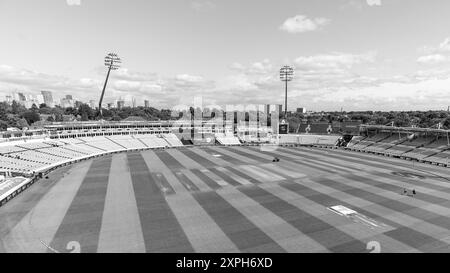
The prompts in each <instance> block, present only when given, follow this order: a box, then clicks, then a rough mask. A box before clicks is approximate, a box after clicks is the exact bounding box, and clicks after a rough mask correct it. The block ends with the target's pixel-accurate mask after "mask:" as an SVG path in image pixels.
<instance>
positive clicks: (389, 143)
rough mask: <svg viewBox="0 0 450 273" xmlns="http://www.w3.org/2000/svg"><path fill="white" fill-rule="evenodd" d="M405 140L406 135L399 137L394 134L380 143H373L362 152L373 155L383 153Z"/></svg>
mask: <svg viewBox="0 0 450 273" xmlns="http://www.w3.org/2000/svg"><path fill="white" fill-rule="evenodd" d="M406 140H407V138H406V135H400V136H399V135H397V134H395V135H392V136H390V137H388V138H385V139H383V140H382V141H380V142H376V143H373V144H372V145H370V147H367V148H365V149H363V150H366V151H370V152H375V153H385V152H386V149H389V148H391V147H393V146H395V145H397V144H400V143H402V142H404V141H406Z"/></svg>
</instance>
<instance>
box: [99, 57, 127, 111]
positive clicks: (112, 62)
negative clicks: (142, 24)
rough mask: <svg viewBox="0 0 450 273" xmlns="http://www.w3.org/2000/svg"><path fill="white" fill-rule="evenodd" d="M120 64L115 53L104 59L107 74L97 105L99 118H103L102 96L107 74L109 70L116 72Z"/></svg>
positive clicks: (107, 75) (107, 76)
mask: <svg viewBox="0 0 450 273" xmlns="http://www.w3.org/2000/svg"><path fill="white" fill-rule="evenodd" d="M121 63H122V60H121V59H120V58H119V57H118V56H117V54H116V53H109V54H108V55H106V57H105V66H106V67H108V74H106V79H105V84H104V85H103V90H102V95H101V96H100V101H99V103H98V110H99V116H100V118H102V117H103V111H102V102H103V96H104V95H105V89H106V85H107V84H108V79H109V74H110V73H111V70H117V69H118V68H119V67H120V64H121Z"/></svg>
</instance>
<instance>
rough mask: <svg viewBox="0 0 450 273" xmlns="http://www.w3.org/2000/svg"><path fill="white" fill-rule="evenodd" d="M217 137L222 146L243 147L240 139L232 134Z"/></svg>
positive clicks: (217, 135)
mask: <svg viewBox="0 0 450 273" xmlns="http://www.w3.org/2000/svg"><path fill="white" fill-rule="evenodd" d="M215 137H216V140H217V141H218V142H219V143H220V144H222V145H241V142H240V141H239V139H238V138H237V137H235V136H234V135H231V134H216V136H215Z"/></svg>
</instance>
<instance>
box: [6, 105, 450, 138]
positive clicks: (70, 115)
mask: <svg viewBox="0 0 450 273" xmlns="http://www.w3.org/2000/svg"><path fill="white" fill-rule="evenodd" d="M213 110H214V109H212V110H211V109H203V113H204V114H205V116H208V117H210V118H214V113H213V112H214V111H213ZM190 111H191V112H194V111H200V109H194V108H192V107H191V109H190ZM97 112H98V111H97V110H96V109H92V108H91V107H90V106H89V105H88V104H81V105H79V106H78V107H68V108H61V107H59V106H56V107H52V108H51V107H48V106H47V105H45V104H41V105H39V106H37V105H33V106H32V107H31V108H30V109H26V108H25V107H24V106H22V105H20V104H18V103H17V102H15V101H13V102H12V104H11V105H9V104H8V103H6V102H1V103H0V130H6V129H7V128H10V127H14V128H18V129H23V128H29V127H40V126H42V125H44V124H46V123H51V122H53V121H55V122H61V121H75V120H78V121H88V120H96V119H98V115H97ZM211 112H212V114H210V113H211ZM281 115H282V113H280V117H281ZM179 116H181V113H180V115H179ZM130 117H135V118H139V119H142V120H149V121H155V120H176V119H178V118H179V117H176V116H175V117H174V116H173V115H172V112H171V110H170V109H156V108H153V107H142V106H139V107H123V108H121V109H118V108H113V109H104V110H103V119H104V120H107V121H121V120H125V119H129V118H130ZM248 119H249V117H248V113H247V114H246V117H245V120H246V121H248ZM348 121H360V122H361V123H363V124H373V125H393V126H396V127H412V126H414V127H418V128H432V127H437V126H440V128H441V129H450V113H449V111H444V110H430V111H390V112H382V111H349V112H345V111H344V112H316V113H312V114H303V113H297V112H294V113H292V112H288V114H287V122H288V123H289V125H290V126H289V131H290V132H291V133H292V132H296V131H297V130H298V128H299V126H300V125H301V124H306V123H315V122H320V123H332V122H348Z"/></svg>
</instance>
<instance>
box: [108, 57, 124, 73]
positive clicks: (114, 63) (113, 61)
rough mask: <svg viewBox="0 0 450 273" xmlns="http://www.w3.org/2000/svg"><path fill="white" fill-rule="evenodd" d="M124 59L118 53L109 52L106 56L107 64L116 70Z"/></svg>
mask: <svg viewBox="0 0 450 273" xmlns="http://www.w3.org/2000/svg"><path fill="white" fill-rule="evenodd" d="M121 63H122V60H121V59H120V58H119V57H118V56H117V54H116V53H109V54H108V55H106V57H105V66H107V67H109V68H110V69H111V70H116V69H118V68H119V67H120V64H121Z"/></svg>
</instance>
